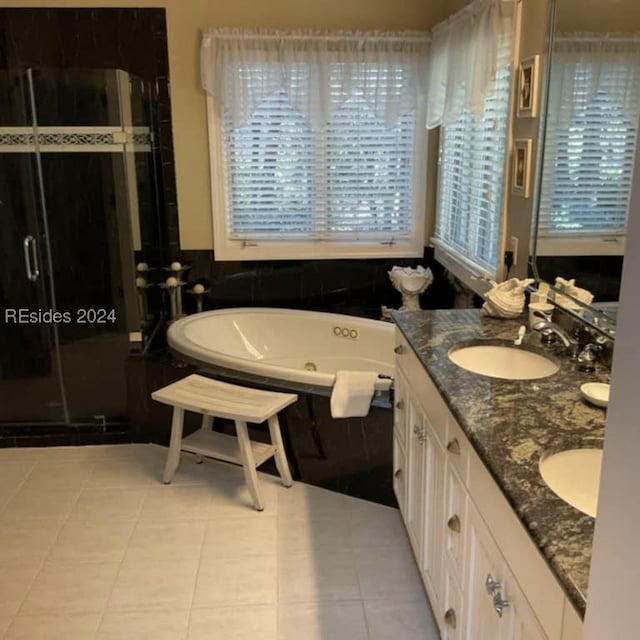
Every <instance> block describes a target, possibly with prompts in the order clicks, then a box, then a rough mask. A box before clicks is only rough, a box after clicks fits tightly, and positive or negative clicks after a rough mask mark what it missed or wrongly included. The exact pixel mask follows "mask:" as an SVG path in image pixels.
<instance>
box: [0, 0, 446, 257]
mask: <svg viewBox="0 0 640 640" xmlns="http://www.w3.org/2000/svg"><path fill="white" fill-rule="evenodd" d="M445 4H446V0H399V1H397V0H270V1H269V2H263V1H261V0H155V1H153V0H66V1H65V0H58V1H56V0H52V1H49V2H47V1H46V0H45V1H42V0H40V1H38V0H0V5H2V6H3V7H92V6H93V7H127V6H132V7H166V9H167V30H168V40H169V66H170V77H171V109H172V120H173V136H174V149H175V162H176V179H177V189H178V209H179V212H180V241H181V246H182V248H183V249H208V248H212V247H213V232H212V226H211V196H210V186H209V152H208V146H207V144H208V143H207V116H206V108H205V97H204V93H203V91H202V90H201V89H200V80H199V73H200V69H199V47H200V33H201V31H202V30H203V29H207V28H209V27H222V26H226V27H273V28H311V29H387V30H396V29H397V30H400V29H428V28H429V27H430V26H432V25H433V24H435V23H436V22H438V20H440V18H441V16H442V14H443V7H444V6H445Z"/></svg>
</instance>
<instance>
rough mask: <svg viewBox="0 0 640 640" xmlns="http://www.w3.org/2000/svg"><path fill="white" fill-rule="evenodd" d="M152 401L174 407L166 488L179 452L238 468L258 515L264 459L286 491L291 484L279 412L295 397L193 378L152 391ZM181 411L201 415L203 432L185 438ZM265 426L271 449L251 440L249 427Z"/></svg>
mask: <svg viewBox="0 0 640 640" xmlns="http://www.w3.org/2000/svg"><path fill="white" fill-rule="evenodd" d="M151 397H152V398H153V399H154V400H157V401H158V402H162V403H163V404H168V405H171V406H172V407H173V419H172V422H171V441H170V443H169V453H168V455H167V462H166V465H165V469H164V475H163V478H162V480H163V482H164V483H165V484H168V483H169V482H171V480H172V479H173V476H174V474H175V472H176V470H177V469H178V465H179V463H180V451H187V452H189V453H194V454H196V455H197V456H200V460H199V461H202V456H205V457H207V458H214V459H216V460H223V461H225V462H231V463H233V464H238V465H241V466H242V468H243V471H244V477H245V480H246V482H247V486H248V488H249V492H250V493H251V497H252V498H253V504H254V505H255V508H256V509H257V510H258V511H262V510H263V509H264V507H263V505H262V499H261V497H260V487H259V485H258V474H257V473H256V467H259V466H260V465H261V464H262V463H263V462H264V461H265V460H268V459H269V458H271V457H273V458H275V462H276V467H277V469H278V473H279V474H280V478H281V480H282V484H284V486H285V487H290V486H291V485H292V484H293V481H292V479H291V472H290V471H289V464H288V463H287V457H286V454H285V451H284V447H283V444H282V435H281V433H280V423H279V422H278V412H280V411H281V410H282V409H284V408H285V407H287V406H289V405H290V404H292V403H293V402H295V401H296V400H297V399H298V396H297V395H295V394H292V393H277V392H273V391H262V390H259V389H249V388H247V387H241V386H238V385H235V384H227V383H226V382H220V381H218V380H212V379H210V378H205V377H203V376H200V375H197V374H193V375H190V376H188V377H186V378H183V379H182V380H179V381H178V382H174V383H173V384H170V385H168V386H166V387H163V388H162V389H158V390H157V391H154V392H153V393H152V394H151ZM185 411H194V412H196V413H201V414H202V416H203V418H202V426H201V428H200V429H199V430H198V431H196V432H195V433H193V434H191V435H190V436H188V437H186V438H184V439H183V437H182V429H183V424H184V412H185ZM214 418H228V419H230V420H233V421H234V422H235V427H236V435H235V436H230V435H226V434H224V433H217V432H215V431H212V429H211V428H212V424H213V419H214ZM265 421H267V422H268V424H269V434H270V436H271V444H266V443H263V442H255V441H252V440H249V434H248V431H247V423H248V422H252V423H261V422H265Z"/></svg>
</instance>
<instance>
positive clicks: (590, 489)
mask: <svg viewBox="0 0 640 640" xmlns="http://www.w3.org/2000/svg"><path fill="white" fill-rule="evenodd" d="M601 467H602V449H567V450H566V451H559V452H557V453H550V454H547V455H543V456H542V458H541V459H540V463H539V469H540V475H541V476H542V479H543V480H544V481H545V482H546V483H547V485H548V486H549V488H550V489H551V490H552V491H553V492H554V493H555V494H556V495H557V496H559V497H560V498H562V499H563V500H564V501H565V502H568V503H569V504H570V505H571V506H572V507H575V508H576V509H579V510H580V511H582V512H583V513H586V514H587V515H589V516H593V517H595V515H596V507H597V505H598V488H599V486H600V469H601Z"/></svg>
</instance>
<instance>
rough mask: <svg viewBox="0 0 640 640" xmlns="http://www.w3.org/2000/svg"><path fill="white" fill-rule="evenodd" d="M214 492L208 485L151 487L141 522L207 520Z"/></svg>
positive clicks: (144, 504)
mask: <svg viewBox="0 0 640 640" xmlns="http://www.w3.org/2000/svg"><path fill="white" fill-rule="evenodd" d="M211 495H212V491H211V489H210V487H208V486H207V485H202V484H197V485H185V486H178V487H176V486H173V485H163V484H158V486H152V487H149V489H148V490H147V495H146V497H145V500H144V503H143V505H142V511H141V513H140V519H141V520H196V519H201V520H206V519H207V518H208V517H209V505H210V503H211Z"/></svg>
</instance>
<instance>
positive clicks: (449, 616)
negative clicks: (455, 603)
mask: <svg viewBox="0 0 640 640" xmlns="http://www.w3.org/2000/svg"><path fill="white" fill-rule="evenodd" d="M444 621H445V622H446V623H447V624H448V625H449V626H450V627H451V628H452V629H455V628H456V625H457V624H458V621H457V620H456V611H455V609H447V610H446V611H445V612H444Z"/></svg>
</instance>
